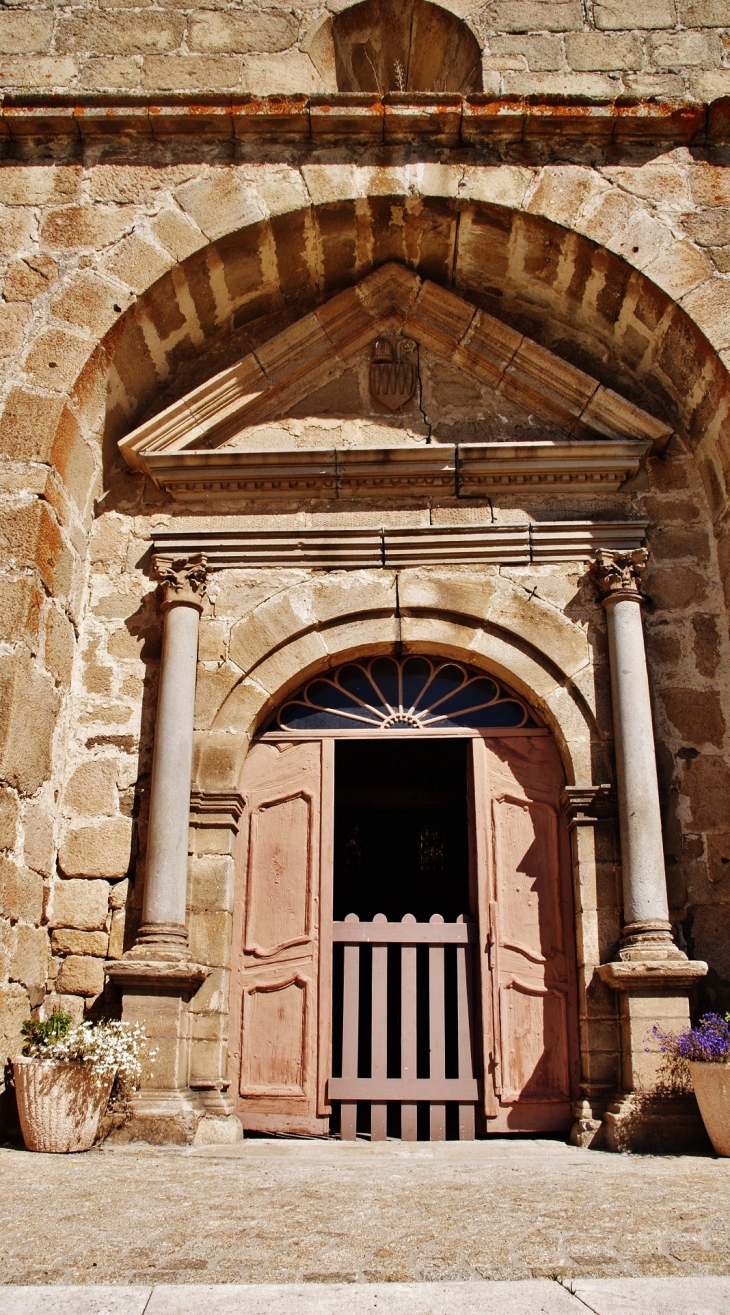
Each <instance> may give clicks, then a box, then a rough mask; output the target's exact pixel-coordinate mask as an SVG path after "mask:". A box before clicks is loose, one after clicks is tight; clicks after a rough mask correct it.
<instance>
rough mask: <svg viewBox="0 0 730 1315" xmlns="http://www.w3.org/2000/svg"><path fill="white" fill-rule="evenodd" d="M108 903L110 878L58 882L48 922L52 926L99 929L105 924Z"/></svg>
mask: <svg viewBox="0 0 730 1315" xmlns="http://www.w3.org/2000/svg"><path fill="white" fill-rule="evenodd" d="M108 904H109V883H108V882H107V881H88V880H84V879H81V880H77V881H56V882H55V883H54V886H53V903H52V913H51V917H50V919H49V922H50V925H51V927H72V928H75V929H76V930H78V931H99V930H101V928H103V927H104V925H105V923H106V918H107V911H108Z"/></svg>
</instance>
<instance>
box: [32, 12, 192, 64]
mask: <svg viewBox="0 0 730 1315" xmlns="http://www.w3.org/2000/svg"><path fill="white" fill-rule="evenodd" d="M184 30H185V18H184V16H183V15H182V14H176V13H174V12H173V13H171V12H170V10H167V11H165V10H159V11H158V12H156V13H154V14H144V13H124V12H119V10H117V11H116V12H115V13H113V14H105V13H94V12H93V11H92V12H90V13H86V14H79V15H78V16H74V17H70V18H66V17H65V16H63V17H61V20H60V22H59V24H58V28H57V29H56V49H57V50H58V51H60V52H61V53H63V54H76V53H80V52H82V51H83V53H84V54H90V55H143V54H146V53H147V52H150V51H155V52H157V51H163V50H177V49H178V47H179V46H180V44H181V42H182V38H183V33H184Z"/></svg>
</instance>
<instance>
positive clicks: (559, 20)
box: [488, 0, 634, 32]
mask: <svg viewBox="0 0 730 1315" xmlns="http://www.w3.org/2000/svg"><path fill="white" fill-rule="evenodd" d="M488 21H489V25H490V27H492V28H493V30H494V31H495V32H579V31H580V30H581V28H582V27H583V9H582V6H581V4H580V2H579V0H493V3H492V4H490V6H489V20H488ZM626 26H627V27H632V26H634V24H633V23H627V24H626Z"/></svg>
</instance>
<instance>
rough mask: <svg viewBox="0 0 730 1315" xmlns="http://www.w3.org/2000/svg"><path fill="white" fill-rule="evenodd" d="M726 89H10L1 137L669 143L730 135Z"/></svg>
mask: <svg viewBox="0 0 730 1315" xmlns="http://www.w3.org/2000/svg"><path fill="white" fill-rule="evenodd" d="M729 103H730V98H728V97H722V98H720V99H718V100H715V101H712V102H710V103H708V104H706V103H702V102H701V101H685V100H682V99H666V100H662V101H654V100H647V99H642V98H640V97H636V98H634V97H625V98H622V99H621V100H610V99H605V100H600V99H593V98H587V97H580V96H550V97H541V96H540V95H534V96H530V97H525V96H505V97H499V96H492V95H487V94H475V95H472V96H464V97H462V96H458V95H444V94H429V93H425V92H424V93H416V94H413V93H410V94H409V93H403V94H400V93H396V92H393V93H390V94H388V95H385V96H377V95H371V94H370V93H367V92H360V93H358V92H347V93H332V94H329V95H327V94H325V95H313V96H307V95H304V94H299V95H296V94H295V95H279V96H254V95H247V94H241V95H240V96H232V95H221V96H214V95H205V94H204V93H201V94H199V95H196V96H195V97H194V98H187V97H185V96H184V95H177V96H175V95H170V96H165V95H161V96H150V97H145V96H119V95H117V96H105V97H104V103H103V104H99V103H98V101H96V100H95V99H94V98H89V97H84V96H80V97H68V96H57V97H46V96H42V95H41V96H32V97H31V96H25V97H22V96H18V95H12V94H8V95H6V96H5V97H4V98H3V101H2V105H1V106H0V142H2V141H3V140H4V141H5V142H6V143H8V144H11V143H14V142H16V141H27V140H28V138H43V137H66V138H75V139H77V140H79V141H81V140H87V139H95V138H97V137H109V136H111V137H121V136H123V135H129V134H130V133H133V134H134V135H136V136H145V137H153V138H168V137H171V136H177V135H180V134H183V135H185V134H189V133H190V132H194V133H195V135H196V136H197V137H201V136H207V137H211V136H212V137H217V138H223V139H227V138H230V139H232V140H242V141H244V142H245V141H252V140H261V141H274V142H278V143H282V142H289V143H297V142H299V143H302V144H304V143H306V142H308V141H314V142H316V143H317V144H319V143H321V142H322V141H323V140H326V139H328V138H329V139H332V138H342V137H347V139H348V141H353V140H361V141H363V140H364V141H369V142H379V141H384V142H386V143H387V142H391V143H394V144H402V143H410V142H412V141H413V140H414V138H418V137H424V138H428V140H429V142H431V143H433V142H434V141H435V142H437V143H438V144H439V145H441V146H457V145H467V146H478V145H480V144H481V143H486V142H494V141H500V140H501V141H507V142H512V143H514V142H521V141H523V140H526V141H527V140H544V139H547V138H550V137H552V136H555V135H556V134H557V135H560V136H561V137H562V138H565V137H566V136H569V137H571V138H573V139H576V140H584V139H587V140H590V141H592V142H595V141H596V140H600V141H601V142H602V143H603V144H606V143H610V142H614V141H615V142H622V143H631V142H633V141H651V140H659V141H663V142H667V143H672V144H675V145H689V144H692V145H702V144H703V143H707V144H715V143H724V142H726V141H727V140H728V137H729V135H730V114H729V113H728V108H727V107H728V104H729Z"/></svg>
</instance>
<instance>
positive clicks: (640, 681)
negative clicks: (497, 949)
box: [594, 548, 686, 960]
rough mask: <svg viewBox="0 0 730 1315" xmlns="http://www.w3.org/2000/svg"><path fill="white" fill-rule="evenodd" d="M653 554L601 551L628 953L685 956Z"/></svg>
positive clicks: (598, 565) (628, 956) (600, 575)
mask: <svg viewBox="0 0 730 1315" xmlns="http://www.w3.org/2000/svg"><path fill="white" fill-rule="evenodd" d="M646 559H647V552H646V549H645V548H639V549H637V550H636V551H635V552H630V553H611V552H603V551H601V552H599V553H598V557H597V560H596V563H595V567H594V570H595V573H596V577H597V579H598V585H599V589H600V591H601V594H602V601H603V606H604V608H605V610H606V614H607V622H608V650H609V662H610V666H611V698H612V702H613V734H614V745H615V751H616V785H617V791H618V816H619V831H620V835H621V871H622V877H623V896H624V929H623V934H622V937H621V950H620V952H619V955H620V958H621V959H627V960H631V959H635V960H638V959H667V958H671V959H677V958H685V957H686V956H684V955H682V953H681V951H680V950H678V949H677V947H676V945H675V944H674V941H673V940H672V933H671V924H670V922H669V908H668V904H667V883H666V877H665V872H664V848H663V843H662V819H661V812H660V809H659V784H658V781H657V769H656V753H655V750H654V728H653V725H652V717H651V701H650V698H649V676H648V672H647V667H646V652H645V649H644V630H643V626H642V622H641V602H642V598H641V593H640V591H639V577H640V575H641V572H642V571H643V570H644V568H645V566H646Z"/></svg>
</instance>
